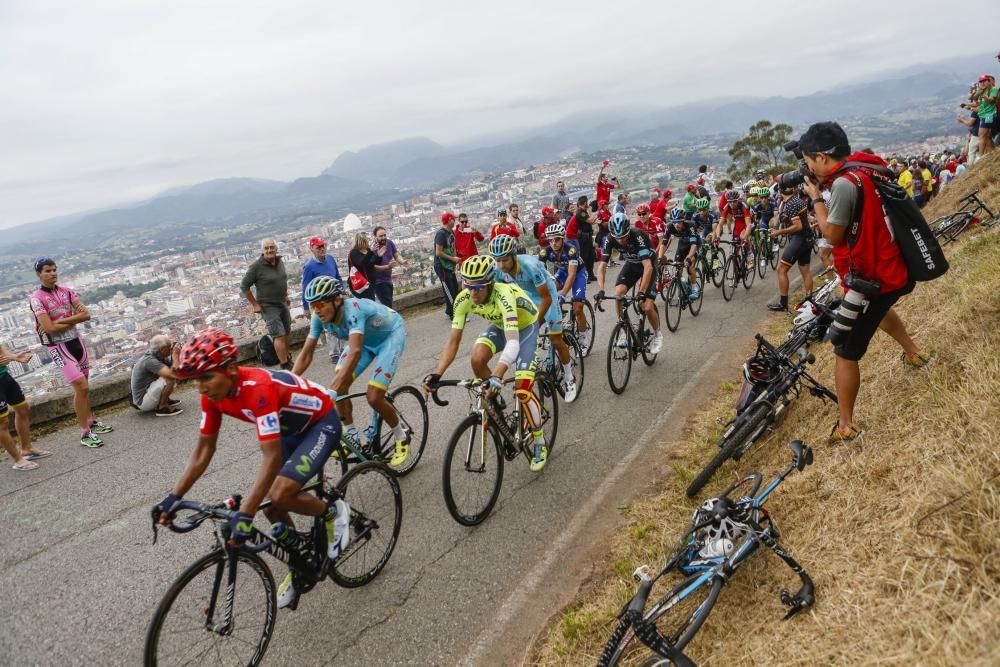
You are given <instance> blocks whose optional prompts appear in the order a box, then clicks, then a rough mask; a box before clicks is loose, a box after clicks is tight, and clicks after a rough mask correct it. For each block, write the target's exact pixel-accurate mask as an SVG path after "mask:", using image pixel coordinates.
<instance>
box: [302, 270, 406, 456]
mask: <svg viewBox="0 0 1000 667" xmlns="http://www.w3.org/2000/svg"><path fill="white" fill-rule="evenodd" d="M303 298H305V300H306V301H307V302H308V303H309V307H310V309H311V310H312V320H311V323H310V325H309V334H308V335H307V336H306V340H305V342H304V343H303V344H302V351H301V352H300V353H299V356H298V358H297V359H296V360H295V367H294V368H293V369H292V372H293V373H295V374H296V375H301V374H302V373H305V372H306V369H307V368H309V364H311V363H312V358H313V351H314V350H315V349H316V341H318V340H319V336H320V334H321V333H322V332H323V331H326V332H327V336H328V337H331V336H333V337H336V338H339V339H340V340H342V341H344V342H345V343H346V345H345V346H344V349H343V351H342V352H341V353H340V359H339V360H338V361H337V365H336V367H335V368H334V371H333V382H331V383H330V387H331V388H332V389H333V390H334V391H336V392H337V394H338V395H339V396H344V395H346V394H348V393H350V391H351V383H352V382H353V381H354V379H355V378H356V377H357V376H358V375H360V374H361V373H363V372H364V370H365V369H366V368H368V366H370V365H372V362H375V370H373V371H372V375H371V378H370V379H369V380H368V391H367V395H366V398H367V399H368V405H370V406H371V408H372V422H371V424H370V425H369V427H368V431H367V432H366V433H365V443H364V444H366V445H367V444H369V443H370V442H371V441H372V440H373V439H374V437H375V428H376V425H377V420H378V416H379V415H381V417H382V419H383V420H384V421H385V423H386V425H387V426H388V427H389V428H391V429H392V432H393V438H394V440H395V442H396V450H395V452H394V453H393V455H392V458H391V459H390V460H389V465H390V466H393V467H394V466H399V465H402V464H403V462H405V461H406V457H407V456H408V455H409V450H410V438H409V435H407V433H406V431H405V430H403V425H402V424H400V423H399V419H397V417H396V411H395V410H393V409H392V407H390V405H389V403H388V402H387V401H386V400H385V392H386V391H387V390H388V389H389V383H391V382H392V376H393V375H395V374H396V368H397V367H398V366H399V357H400V356H401V355H402V354H403V350H404V349H405V348H406V331H405V330H404V329H403V317H402V316H401V315H400V314H399V313H397V312H396V311H395V310H392V309H391V308H387V307H385V306H383V305H382V304H379V303H375V302H374V301H372V300H370V299H356V298H354V297H349V296H346V295H345V294H344V289H343V287H341V285H340V283H339V282H337V281H336V280H333V279H331V278H330V277H329V276H317V277H316V278H313V279H312V281H310V283H309V284H308V285H306V291H305V293H304V294H303ZM337 413H338V414H339V415H340V419H341V421H342V422H343V424H344V432H345V434H346V435H347V437H348V438H349V439H350V441H351V442H352V443H353V444H355V445H357V446H359V447H360V446H361V445H362V443H361V439H360V437H359V435H358V427H357V426H355V425H354V412H353V409H352V406H351V401H349V400H347V399H344V400H338V401H337Z"/></svg>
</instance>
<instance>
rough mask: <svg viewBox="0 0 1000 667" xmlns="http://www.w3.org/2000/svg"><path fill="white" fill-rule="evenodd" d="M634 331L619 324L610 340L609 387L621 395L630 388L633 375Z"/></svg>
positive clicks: (622, 323)
mask: <svg viewBox="0 0 1000 667" xmlns="http://www.w3.org/2000/svg"><path fill="white" fill-rule="evenodd" d="M633 345H634V342H633V340H632V330H631V329H629V328H628V327H627V326H625V323H624V322H619V323H618V324H616V325H615V328H614V329H612V331H611V338H610V339H609V340H608V359H607V369H608V385H609V386H610V387H611V391H613V392H615V393H616V394H620V393H622V392H623V391H625V387H626V386H628V378H629V375H631V374H632V347H633Z"/></svg>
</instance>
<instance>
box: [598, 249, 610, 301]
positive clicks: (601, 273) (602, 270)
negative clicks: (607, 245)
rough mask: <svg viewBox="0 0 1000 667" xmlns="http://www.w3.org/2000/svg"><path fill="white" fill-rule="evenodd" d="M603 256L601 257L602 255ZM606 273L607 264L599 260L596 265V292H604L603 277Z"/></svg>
mask: <svg viewBox="0 0 1000 667" xmlns="http://www.w3.org/2000/svg"><path fill="white" fill-rule="evenodd" d="M602 256H603V255H602ZM607 272H608V263H607V262H605V261H603V260H601V261H600V262H598V263H597V289H598V291H601V292H603V291H604V276H605V275H606V274H607Z"/></svg>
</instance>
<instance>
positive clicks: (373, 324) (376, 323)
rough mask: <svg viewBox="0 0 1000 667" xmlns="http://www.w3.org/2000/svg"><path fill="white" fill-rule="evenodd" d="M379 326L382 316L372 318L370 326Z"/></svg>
mask: <svg viewBox="0 0 1000 667" xmlns="http://www.w3.org/2000/svg"><path fill="white" fill-rule="evenodd" d="M380 326H382V318H381V317H375V318H372V327H373V328H375V329H377V328H379V327H380Z"/></svg>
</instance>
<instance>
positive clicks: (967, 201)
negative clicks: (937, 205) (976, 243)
mask: <svg viewBox="0 0 1000 667" xmlns="http://www.w3.org/2000/svg"><path fill="white" fill-rule="evenodd" d="M983 213H985V214H986V215H985V216H982V215H981V214H983ZM998 222H1000V216H997V215H996V214H995V213H993V211H991V210H990V208H989V207H988V206H987V205H986V204H985V203H983V201H982V200H981V199H980V198H979V190H975V191H974V192H971V193H969V194H968V195H966V196H965V197H963V198H962V200H961V201H960V202H959V207H958V210H957V211H955V212H954V213H951V214H950V215H942V216H941V217H940V218H937V219H936V220H934V221H933V222H931V223H929V224H930V228H931V230H932V231H933V232H934V236H937V237H941V238H944V242H943V243H942V245H947V244H948V243H951V242H952V241H954V240H955V239H956V238H958V235H959V234H961V233H962V232H964V231H965V230H966V229H967V228H968V227H969V225H974V224H981V225H982V226H983V227H992V226H993V225H995V224H997V223H998Z"/></svg>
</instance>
